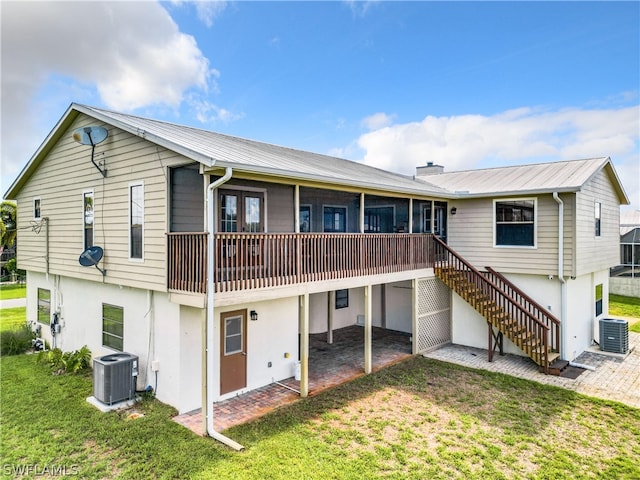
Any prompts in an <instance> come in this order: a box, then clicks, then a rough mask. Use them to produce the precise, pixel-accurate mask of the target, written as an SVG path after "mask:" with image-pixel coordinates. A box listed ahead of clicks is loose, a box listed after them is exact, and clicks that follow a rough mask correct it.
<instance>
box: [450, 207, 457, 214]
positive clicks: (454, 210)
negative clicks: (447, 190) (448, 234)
mask: <svg viewBox="0 0 640 480" xmlns="http://www.w3.org/2000/svg"><path fill="white" fill-rule="evenodd" d="M457 211H458V209H457V208H456V207H453V208H452V209H451V215H455V214H456V212H457Z"/></svg>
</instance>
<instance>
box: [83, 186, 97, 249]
mask: <svg viewBox="0 0 640 480" xmlns="http://www.w3.org/2000/svg"><path fill="white" fill-rule="evenodd" d="M82 208H83V218H82V224H83V226H84V240H83V243H84V248H85V249H87V248H89V247H92V246H93V219H94V216H93V191H92V190H91V191H87V192H84V193H83V194H82Z"/></svg>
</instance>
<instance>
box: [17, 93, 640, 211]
mask: <svg viewBox="0 0 640 480" xmlns="http://www.w3.org/2000/svg"><path fill="white" fill-rule="evenodd" d="M80 113H84V114H86V115H88V116H91V117H94V118H96V119H97V120H100V121H103V122H105V123H106V124H109V125H112V126H114V127H117V128H120V129H122V130H124V131H127V132H129V133H131V134H133V135H137V136H139V137H141V138H145V139H147V140H149V141H151V142H154V143H157V144H158V145H161V146H163V147H165V148H167V149H169V150H172V151H175V152H177V153H179V154H182V155H184V156H185V157H187V158H190V159H192V160H195V161H197V162H200V163H201V164H203V165H205V166H206V167H214V166H219V167H232V168H233V169H234V170H236V171H241V172H250V173H257V174H264V175H274V176H279V177H286V178H289V179H295V180H301V181H302V180H308V181H311V182H316V183H324V184H327V185H331V184H333V185H339V186H350V187H355V188H363V189H368V190H377V191H379V192H380V193H381V194H384V193H385V192H386V193H393V194H405V195H416V196H426V197H440V198H466V197H489V196H501V195H502V196H505V195H516V194H519V195H521V194H539V193H551V192H576V191H579V190H580V189H581V188H582V186H583V185H584V184H585V183H586V182H587V181H589V179H590V178H592V177H593V175H595V174H596V173H597V172H599V171H600V170H601V169H603V168H605V169H606V170H607V171H608V172H609V175H610V178H611V179H612V183H613V185H614V188H615V189H616V192H617V194H618V197H619V199H620V203H621V204H629V199H628V197H627V196H626V193H625V192H624V189H623V187H622V184H621V182H620V179H619V178H618V176H617V174H616V172H615V169H614V168H613V165H612V164H611V160H610V159H609V158H604V157H603V158H593V159H588V160H573V161H562V162H554V163H540V164H534V165H522V166H514V167H502V168H490V169H484V170H469V171H462V172H450V173H441V174H438V175H430V176H423V177H417V178H416V179H414V178H413V177H408V176H405V175H399V174H396V173H392V172H388V171H386V170H381V169H378V168H374V167H370V166H368V165H364V164H362V163H358V162H354V161H350V160H344V159H341V158H336V157H331V156H328V155H321V154H318V153H312V152H305V151H302V150H295V149H292V148H287V147H281V146H277V145H272V144H269V143H264V142H258V141H255V140H248V139H244V138H240V137H234V136H230V135H224V134H221V133H216V132H211V131H207V130H201V129H198V128H193V127H187V126H183V125H176V124H173V123H168V122H162V121H159V120H151V119H148V118H143V117H138V116H135V115H127V114H123V113H118V112H112V111H109V110H103V109H99V108H94V107H90V106H86V105H79V104H75V103H73V104H71V105H70V106H69V108H68V109H67V111H66V112H65V114H64V115H63V116H62V118H61V119H60V120H59V121H58V123H57V124H56V125H55V127H54V128H53V129H52V131H51V132H50V133H49V135H48V136H47V138H46V139H45V140H44V141H43V143H42V145H40V147H39V148H38V150H37V151H36V152H35V153H34V155H33V156H32V157H31V159H30V160H29V162H28V163H27V164H26V165H25V167H24V168H23V170H22V172H21V173H20V175H18V178H16V180H15V181H14V182H13V184H12V185H11V187H9V190H7V192H6V194H5V198H15V195H16V194H17V192H18V191H19V190H20V189H21V188H22V186H23V185H24V184H25V183H26V182H27V180H28V179H29V177H30V176H31V175H32V174H33V172H34V171H35V170H36V169H37V168H38V165H39V163H40V162H41V161H42V159H44V158H45V157H46V155H47V153H48V152H49V150H50V149H51V148H52V147H53V145H55V144H56V142H57V141H58V140H59V139H60V137H61V136H62V135H63V134H64V132H65V131H66V129H68V128H69V127H70V125H71V124H72V123H73V121H74V120H75V118H77V116H78V115H79V114H80Z"/></svg>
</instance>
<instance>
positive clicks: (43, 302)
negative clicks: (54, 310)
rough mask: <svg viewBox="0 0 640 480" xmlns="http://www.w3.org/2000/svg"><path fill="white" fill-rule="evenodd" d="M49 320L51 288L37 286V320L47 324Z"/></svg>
mask: <svg viewBox="0 0 640 480" xmlns="http://www.w3.org/2000/svg"><path fill="white" fill-rule="evenodd" d="M50 321H51V290H47V289H46V288H38V322H39V323H44V324H45V325H49V322H50Z"/></svg>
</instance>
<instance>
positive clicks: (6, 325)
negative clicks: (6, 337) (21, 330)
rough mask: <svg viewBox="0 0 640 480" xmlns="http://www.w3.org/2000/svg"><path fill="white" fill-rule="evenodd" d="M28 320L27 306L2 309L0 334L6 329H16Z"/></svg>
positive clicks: (0, 311)
mask: <svg viewBox="0 0 640 480" xmlns="http://www.w3.org/2000/svg"><path fill="white" fill-rule="evenodd" d="M26 321H27V307H15V308H2V309H0V334H1V333H2V332H4V331H6V330H15V329H16V328H18V327H19V326H21V325H24V324H25V323H26Z"/></svg>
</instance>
